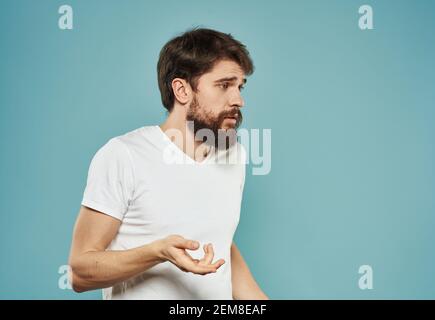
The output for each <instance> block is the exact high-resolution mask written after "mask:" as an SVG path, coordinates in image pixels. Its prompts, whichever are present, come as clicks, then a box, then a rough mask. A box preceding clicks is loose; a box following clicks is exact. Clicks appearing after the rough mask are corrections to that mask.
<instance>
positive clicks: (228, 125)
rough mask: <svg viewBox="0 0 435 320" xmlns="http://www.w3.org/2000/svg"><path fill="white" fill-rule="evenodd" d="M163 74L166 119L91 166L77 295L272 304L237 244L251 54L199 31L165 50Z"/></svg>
mask: <svg viewBox="0 0 435 320" xmlns="http://www.w3.org/2000/svg"><path fill="white" fill-rule="evenodd" d="M157 71H158V81H159V88H160V92H161V96H162V102H163V105H164V106H165V108H166V109H167V110H168V112H169V115H168V117H167V119H166V121H165V122H164V123H163V124H161V125H160V126H145V127H142V128H139V129H136V130H134V131H131V132H129V133H126V134H124V135H122V136H118V137H115V138H113V139H111V140H109V142H107V143H106V144H105V145H104V146H103V147H102V148H101V149H100V150H99V151H98V152H97V153H96V155H95V156H94V158H93V159H92V162H91V165H90V168H89V172H88V180H87V185H86V189H85V192H84V195H83V201H82V206H81V209H80V213H79V216H78V219H77V222H76V226H75V229H74V235H73V242H72V247H71V254H70V266H71V280H72V285H73V288H74V290H75V291H77V292H82V291H87V290H93V289H98V288H104V289H103V297H104V298H105V299H268V297H267V296H266V295H265V294H264V293H263V291H262V290H261V289H260V288H259V286H258V285H257V283H256V282H255V280H254V278H253V276H252V274H251V272H250V271H249V268H248V266H247V265H246V263H245V261H244V259H243V258H242V255H241V254H240V252H239V250H238V248H237V246H236V245H235V243H234V242H233V235H234V232H235V230H236V228H237V225H238V222H239V215H240V205H241V199H242V193H243V186H244V180H245V166H244V163H245V162H244V161H245V157H246V155H245V153H244V150H243V148H242V147H241V145H240V144H239V143H238V142H236V141H235V136H236V135H235V129H236V128H237V127H238V126H239V124H240V122H241V119H242V114H241V112H240V108H241V107H242V106H243V99H242V97H241V94H240V91H241V90H242V87H243V84H244V83H245V82H246V79H245V75H250V74H252V72H253V64H252V61H251V58H250V57H249V53H248V51H247V50H246V48H245V46H244V45H243V44H241V43H240V42H239V41H237V40H235V39H234V38H233V37H232V36H231V35H229V34H224V33H220V32H217V31H214V30H209V29H196V30H191V31H188V32H186V33H184V34H182V35H181V36H179V37H176V38H174V39H172V40H171V41H169V42H168V43H167V44H166V45H165V46H164V47H163V48H162V50H161V52H160V57H159V62H158V65H157ZM210 133H211V134H210ZM180 137H181V138H180ZM198 137H199V138H198ZM218 137H221V138H222V137H223V139H219V138H218ZM215 138H216V139H215ZM222 141H223V142H222ZM232 155H236V159H237V160H238V161H236V162H231V163H228V162H225V161H224V162H225V163H224V164H223V163H222V162H223V161H221V160H222V159H229V158H231V156H232ZM233 158H234V157H233ZM200 247H202V249H203V251H204V253H203V254H202V252H201V250H199V249H200ZM215 256H216V257H218V258H216V259H215Z"/></svg>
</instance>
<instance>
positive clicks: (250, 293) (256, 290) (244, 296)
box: [231, 242, 269, 300]
mask: <svg viewBox="0 0 435 320" xmlns="http://www.w3.org/2000/svg"><path fill="white" fill-rule="evenodd" d="M231 274H232V276H231V278H232V279H231V281H232V286H233V298H234V299H235V300H269V298H268V297H267V296H266V295H265V294H264V292H263V291H262V290H261V289H260V287H259V286H258V284H257V282H255V279H254V277H253V276H252V274H251V272H250V271H249V268H248V265H247V264H246V262H245V260H244V259H243V257H242V255H241V253H240V251H239V249H238V248H237V246H236V244H235V243H234V242H233V243H232V245H231Z"/></svg>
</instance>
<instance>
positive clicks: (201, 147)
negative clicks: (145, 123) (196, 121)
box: [160, 108, 210, 161]
mask: <svg viewBox="0 0 435 320" xmlns="http://www.w3.org/2000/svg"><path fill="white" fill-rule="evenodd" d="M160 128H161V129H162V131H163V132H165V134H166V135H167V136H168V137H169V138H170V139H171V140H172V142H173V143H174V144H175V145H177V147H179V148H180V149H181V150H183V152H184V153H186V154H187V155H188V156H189V157H190V158H192V159H195V160H196V161H201V160H203V159H204V158H205V157H206V156H207V155H208V152H209V150H210V147H209V146H208V145H207V144H206V143H204V142H202V141H195V134H194V132H193V131H192V130H190V129H189V128H188V126H187V121H186V115H185V113H183V112H180V111H179V110H178V108H174V109H173V110H172V111H171V113H170V114H169V116H168V118H166V120H165V121H164V122H163V123H162V124H160ZM175 130H176V132H177V133H178V132H179V133H180V134H181V137H180V138H181V139H174V134H171V131H175Z"/></svg>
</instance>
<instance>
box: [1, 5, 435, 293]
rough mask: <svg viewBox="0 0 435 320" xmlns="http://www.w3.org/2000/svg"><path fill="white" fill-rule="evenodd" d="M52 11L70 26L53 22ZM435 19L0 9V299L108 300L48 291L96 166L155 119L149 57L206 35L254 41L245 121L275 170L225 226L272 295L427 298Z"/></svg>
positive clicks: (351, 9)
mask: <svg viewBox="0 0 435 320" xmlns="http://www.w3.org/2000/svg"><path fill="white" fill-rule="evenodd" d="M366 3H367V4H370V5H372V7H373V10H374V27H375V29H374V30H368V31H361V30H360V29H359V28H358V18H359V14H358V8H359V6H360V5H363V4H366ZM62 4H69V5H71V6H72V8H73V10H74V30H70V31H62V30H60V29H59V28H58V18H59V16H60V15H59V14H58V12H57V11H58V8H59V7H60V5H62ZM434 18H435V2H434V1H423V0H420V1H365V0H364V1H363V0H360V1H357V0H347V1H345V0H342V1H339V0H334V1H332V0H331V1H323V0H318V1H229V0H228V1H218V2H216V1H204V0H201V1H181V2H180V1H132V0H130V1H109V0H107V1H96V0H93V1H84V0H83V1H78V0H74V1H73V0H65V1H48V0H47V1H30V0H29V1H24V0H20V1H19V0H2V1H1V2H0V35H1V49H0V108H1V109H0V124H1V126H0V130H1V132H0V133H1V134H0V141H1V145H0V147H1V160H0V161H1V163H0V176H1V180H2V183H1V193H0V195H1V216H0V223H1V235H0V237H1V239H0V240H1V241H0V248H1V253H0V254H1V255H0V256H1V264H0V298H3V299H4V298H13V299H19V298H31V299H42V298H53V299H78V298H85V299H99V298H100V297H101V294H100V292H99V291H94V292H89V293H84V294H81V295H79V294H76V293H74V292H72V291H71V290H61V289H59V287H58V279H59V277H60V275H59V274H58V268H59V266H61V265H63V264H66V263H67V259H68V251H69V247H70V241H71V233H72V228H73V224H74V221H75V219H76V215H77V212H78V210H79V206H80V201H81V197H82V193H83V189H84V187H85V182H86V181H85V180H86V175H87V169H88V166H89V162H90V160H91V158H92V156H93V155H94V153H95V152H96V150H97V149H98V148H99V147H100V146H101V145H102V144H104V143H105V142H106V141H107V140H108V139H109V138H111V137H113V136H115V135H119V134H122V133H125V132H127V131H130V130H133V129H135V128H138V127H140V126H143V125H148V124H157V123H160V122H161V121H163V119H164V118H165V113H164V109H163V107H162V106H161V102H160V97H159V92H158V87H157V81H156V78H157V77H156V62H157V57H158V53H159V50H160V48H161V47H162V46H163V44H164V43H165V42H166V41H167V40H169V39H170V38H171V37H173V36H175V35H177V34H178V33H180V32H182V31H184V30H186V29H188V28H190V27H194V26H204V27H210V28H216V29H218V30H221V31H224V32H230V33H232V34H233V35H234V36H235V37H236V38H237V39H240V40H241V41H242V42H244V43H245V44H246V45H247V46H248V48H249V50H250V52H251V54H252V57H253V59H254V62H255V65H256V72H255V73H254V75H253V76H252V77H251V78H250V79H249V81H248V85H247V87H246V90H245V92H244V97H245V100H246V107H245V108H244V116H245V121H244V127H246V128H271V129H272V171H271V173H270V174H269V175H267V176H252V175H251V174H248V176H247V180H246V186H245V193H244V200H243V210H242V214H241V222H240V225H239V228H238V230H237V234H236V242H237V243H238V245H239V247H240V249H241V251H242V253H243V254H244V257H245V259H246V260H247V262H248V264H249V265H250V267H251V270H252V272H253V274H254V275H255V277H256V279H257V280H258V282H259V283H260V285H261V286H262V288H263V289H264V290H265V291H266V293H267V294H268V295H269V296H270V297H271V298H273V299H293V298H296V299H305V298H314V299H318V298H326V299H335V298H345V299H379V298H393V299H404V298H411V299H413V298H423V299H427V298H432V299H434V298H435V273H434V270H435V252H434V248H433V245H434V242H435V233H434V227H435V216H434V215H435V206H434V202H435V201H434V199H435V197H434V193H435V174H434V163H435V150H434V144H435V143H434V137H435V126H434V120H435V104H434V102H435V90H434V88H435V75H434V71H435V70H434V57H435V42H434V32H435V19H434ZM248 172H250V167H249V168H248ZM363 264H369V265H371V266H372V267H373V272H374V273H373V281H374V282H373V285H374V288H373V289H372V290H364V291H363V290H360V289H359V287H358V279H359V277H360V275H359V274H358V268H359V266H360V265H363Z"/></svg>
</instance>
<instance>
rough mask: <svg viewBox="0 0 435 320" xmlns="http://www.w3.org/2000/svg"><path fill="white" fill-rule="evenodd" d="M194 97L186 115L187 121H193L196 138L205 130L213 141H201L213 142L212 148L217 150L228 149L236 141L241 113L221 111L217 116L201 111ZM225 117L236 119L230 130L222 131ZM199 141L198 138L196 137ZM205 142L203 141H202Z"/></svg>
mask: <svg viewBox="0 0 435 320" xmlns="http://www.w3.org/2000/svg"><path fill="white" fill-rule="evenodd" d="M203 109H204V108H202V107H201V106H200V105H199V103H198V100H197V99H196V97H194V98H193V100H192V103H191V104H190V106H189V109H188V110H187V114H186V120H187V121H193V133H194V135H195V137H197V133H198V131H200V130H201V129H206V130H205V131H208V132H210V131H211V133H212V134H213V137H214V139H208V138H207V136H206V135H205V136H202V134H201V132H200V134H199V136H201V137H202V141H203V142H205V143H207V144H209V145H210V144H212V143H213V142H214V147H216V148H217V149H226V150H227V149H229V148H230V147H231V146H232V145H234V144H235V143H236V141H237V128H238V127H239V126H240V124H241V123H242V120H243V118H242V113H241V112H240V109H239V108H236V109H235V110H231V111H222V112H220V113H219V114H218V115H214V114H213V113H211V112H206V111H205V110H203ZM227 117H236V123H235V124H234V126H233V127H232V128H229V129H224V128H223V123H224V121H225V118H227ZM198 139H200V137H198ZM204 140H205V141H204Z"/></svg>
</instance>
